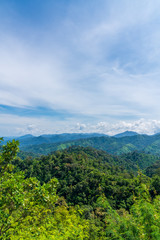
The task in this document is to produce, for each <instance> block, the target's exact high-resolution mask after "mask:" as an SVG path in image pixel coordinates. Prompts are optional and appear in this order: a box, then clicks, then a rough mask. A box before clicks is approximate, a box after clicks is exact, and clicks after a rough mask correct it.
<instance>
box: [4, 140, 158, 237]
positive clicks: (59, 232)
mask: <svg viewBox="0 0 160 240" xmlns="http://www.w3.org/2000/svg"><path fill="white" fill-rule="evenodd" d="M1 140H2V139H1ZM18 151H19V147H18V141H15V140H13V141H11V142H7V143H6V144H5V145H3V146H2V148H1V154H0V239H57V240H59V239H64V240H65V239H73V240H75V239H89V240H90V239H102V240H103V239H104V240H105V239H128V240H132V239H133V240H135V239H137V240H138V239H139V240H140V239H144V240H149V239H160V176H159V171H158V168H159V165H158V164H159V162H158V160H159V157H158V156H155V155H151V154H146V153H144V152H137V151H133V152H131V153H125V154H122V155H120V156H115V155H111V154H109V153H107V152H105V151H102V150H97V149H94V148H91V147H80V146H74V147H70V148H68V149H65V150H59V151H56V152H53V153H52V154H48V155H42V156H39V157H37V156H34V155H33V156H31V155H28V156H27V155H23V153H21V154H22V155H23V159H21V158H20V157H17V153H18ZM156 166H157V167H156ZM155 169H157V170H155Z"/></svg>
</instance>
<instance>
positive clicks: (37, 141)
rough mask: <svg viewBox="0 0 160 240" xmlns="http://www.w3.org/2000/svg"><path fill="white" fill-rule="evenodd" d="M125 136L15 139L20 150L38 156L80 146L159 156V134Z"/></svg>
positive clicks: (31, 137) (115, 152) (113, 152)
mask: <svg viewBox="0 0 160 240" xmlns="http://www.w3.org/2000/svg"><path fill="white" fill-rule="evenodd" d="M125 134H128V132H125V133H122V135H123V136H122V137H120V136H118V137H116V136H112V137H111V136H107V135H103V134H78V133H75V134H55V135H41V136H39V137H34V136H32V135H29V136H28V137H27V136H22V137H20V138H17V140H19V141H20V149H21V150H23V151H26V152H33V153H38V154H49V153H51V152H54V151H56V150H62V149H65V148H68V147H71V146H82V147H93V148H96V149H99V150H103V151H106V152H108V153H111V154H116V155H120V154H123V153H128V152H132V151H135V150H136V151H144V152H146V153H152V154H158V155H160V134H156V135H144V134H143V135H142V134H136V133H134V132H133V136H124V135H125ZM129 134H130V132H129ZM131 134H132V133H131Z"/></svg>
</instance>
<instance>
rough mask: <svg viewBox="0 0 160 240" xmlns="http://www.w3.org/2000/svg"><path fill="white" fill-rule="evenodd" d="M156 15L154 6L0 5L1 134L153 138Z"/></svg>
mask: <svg viewBox="0 0 160 240" xmlns="http://www.w3.org/2000/svg"><path fill="white" fill-rule="evenodd" d="M159 12H160V1H158V0H154V1H149V0H141V1H138V0H134V1H128V0H121V1H118V0H112V1H110V0H99V1H97V0H76V1H75V0H67V1H66V0H54V1H53V0H46V1H43V0H23V1H21V0H1V1H0V132H1V135H3V136H13V135H23V134H26V133H32V134H34V135H40V134H43V133H62V132H102V133H106V134H110V135H113V134H115V133H118V132H122V131H125V130H133V131H137V132H139V133H148V134H153V133H156V132H158V131H159V129H160V112H159V102H160V57H159V56H160V30H159V29H160V14H159Z"/></svg>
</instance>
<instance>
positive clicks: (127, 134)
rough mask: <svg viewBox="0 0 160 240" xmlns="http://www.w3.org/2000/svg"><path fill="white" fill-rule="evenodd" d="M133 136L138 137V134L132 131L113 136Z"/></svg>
mask: <svg viewBox="0 0 160 240" xmlns="http://www.w3.org/2000/svg"><path fill="white" fill-rule="evenodd" d="M135 135H138V133H137V132H134V131H125V132H122V133H118V134H116V135H114V137H116V138H121V137H132V136H135Z"/></svg>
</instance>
